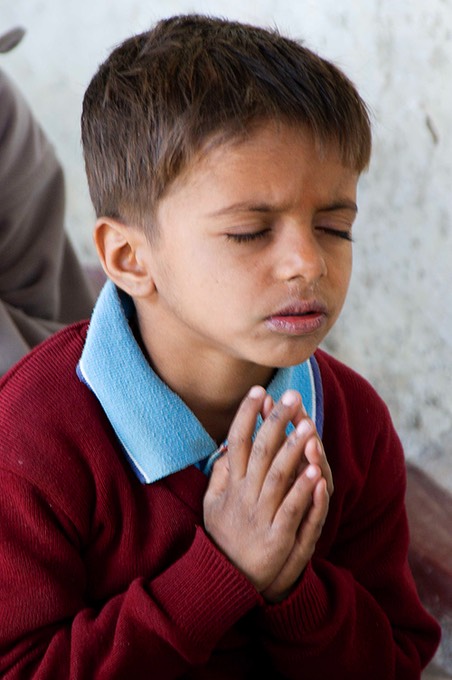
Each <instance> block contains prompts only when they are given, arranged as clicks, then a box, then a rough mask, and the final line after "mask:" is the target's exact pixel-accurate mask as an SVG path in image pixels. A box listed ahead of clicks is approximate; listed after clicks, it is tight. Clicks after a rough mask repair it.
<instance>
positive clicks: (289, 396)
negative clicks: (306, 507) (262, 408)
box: [247, 390, 301, 495]
mask: <svg viewBox="0 0 452 680" xmlns="http://www.w3.org/2000/svg"><path fill="white" fill-rule="evenodd" d="M300 408H301V397H300V395H299V393H298V392H296V391H295V390H287V391H286V392H285V393H284V394H283V395H282V397H281V399H280V400H279V401H278V402H277V404H275V406H274V407H273V408H272V409H271V411H270V413H269V414H268V416H267V418H266V419H265V420H264V422H263V424H262V425H261V427H260V429H259V431H258V433H257V435H256V438H255V441H254V443H253V446H252V449H251V454H250V457H249V461H248V470H247V474H248V475H249V476H250V479H251V480H252V481H253V483H254V484H255V487H256V491H257V494H258V495H259V493H260V490H261V488H262V485H263V482H264V479H265V476H266V474H267V472H268V469H269V467H270V465H271V463H272V461H273V459H274V457H275V455H276V454H277V452H278V451H279V449H280V447H281V446H282V444H283V442H284V441H285V439H286V428H287V425H288V424H289V422H290V421H291V420H292V418H293V417H295V415H296V413H297V412H298V411H299V409H300Z"/></svg>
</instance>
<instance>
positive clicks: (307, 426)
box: [297, 418, 311, 435]
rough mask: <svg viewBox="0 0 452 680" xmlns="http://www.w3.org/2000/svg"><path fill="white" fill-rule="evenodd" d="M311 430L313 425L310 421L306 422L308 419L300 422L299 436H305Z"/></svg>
mask: <svg viewBox="0 0 452 680" xmlns="http://www.w3.org/2000/svg"><path fill="white" fill-rule="evenodd" d="M310 430H311V423H310V421H309V420H306V418H303V420H302V421H300V422H299V423H298V425H297V434H299V435H305V434H308V432H310Z"/></svg>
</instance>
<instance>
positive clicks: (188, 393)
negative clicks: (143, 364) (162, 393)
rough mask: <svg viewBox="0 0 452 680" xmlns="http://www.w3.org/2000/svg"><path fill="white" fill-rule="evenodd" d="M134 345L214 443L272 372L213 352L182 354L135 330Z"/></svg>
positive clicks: (179, 348) (181, 349)
mask: <svg viewBox="0 0 452 680" xmlns="http://www.w3.org/2000/svg"><path fill="white" fill-rule="evenodd" d="M134 330H135V335H136V338H137V341H138V342H139V344H140V346H141V348H142V350H143V352H144V354H145V355H146V357H147V359H148V361H149V363H150V364H151V366H152V368H153V369H154V371H155V372H156V373H157V375H158V376H159V377H160V378H161V380H163V381H164V382H165V383H166V384H167V385H168V387H170V388H171V389H172V390H173V392H175V393H176V394H178V395H179V397H180V398H181V399H182V400H183V401H184V402H185V404H186V405H187V406H188V407H189V408H190V410H191V411H192V412H193V413H194V414H195V416H196V417H197V418H198V420H199V421H200V423H201V424H202V425H203V427H204V429H205V430H206V431H207V432H208V433H209V435H210V436H211V437H212V439H214V440H215V441H216V442H218V443H221V442H222V441H223V440H224V439H225V438H226V436H227V434H228V431H229V428H230V426H231V423H232V420H233V418H234V416H235V414H236V412H237V409H238V407H239V405H240V402H241V401H242V399H243V397H244V396H245V395H246V393H247V392H248V390H249V389H250V388H251V387H252V386H253V385H264V386H265V385H267V384H268V383H269V382H270V379H271V377H272V375H273V373H274V370H275V369H273V368H269V367H267V366H259V365H257V364H253V363H250V362H245V361H238V360H237V359H234V358H233V357H230V358H229V359H228V358H225V357H224V355H221V356H219V355H217V354H215V353H214V352H208V351H206V350H201V349H200V351H199V352H196V351H193V348H190V351H189V352H187V351H184V348H181V347H179V346H178V347H173V344H172V343H171V341H170V339H169V337H171V334H170V336H169V337H168V336H167V337H166V338H165V342H160V341H159V338H158V337H156V336H158V334H152V335H151V337H149V336H145V337H143V334H142V333H141V332H140V331H141V324H140V328H138V326H137V327H136V328H135V329H134Z"/></svg>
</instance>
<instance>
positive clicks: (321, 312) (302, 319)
mask: <svg viewBox="0 0 452 680" xmlns="http://www.w3.org/2000/svg"><path fill="white" fill-rule="evenodd" d="M326 320H327V308H326V305H324V304H323V303H321V302H319V301H318V300H311V301H309V300H306V301H302V302H296V303H294V304H290V305H288V306H287V307H283V308H282V309H280V310H278V311H277V312H275V313H273V314H271V315H270V316H268V317H267V318H266V319H265V323H266V325H267V327H269V328H270V329H271V330H274V331H277V332H280V333H285V334H289V335H307V334H309V333H313V332H315V331H318V330H320V329H321V328H322V327H323V326H324V325H325V323H326Z"/></svg>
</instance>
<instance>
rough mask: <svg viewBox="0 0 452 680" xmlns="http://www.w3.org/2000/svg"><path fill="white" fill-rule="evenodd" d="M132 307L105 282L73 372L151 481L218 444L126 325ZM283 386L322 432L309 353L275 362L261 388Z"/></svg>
mask: <svg viewBox="0 0 452 680" xmlns="http://www.w3.org/2000/svg"><path fill="white" fill-rule="evenodd" d="M133 314H134V304H133V301H132V299H131V298H130V297H129V296H128V295H126V293H124V292H123V291H121V290H119V289H118V288H116V286H115V285H114V284H113V283H112V282H111V281H107V283H106V284H105V285H104V287H103V289H102V291H101V293H100V295H99V298H98V300H97V302H96V305H95V307H94V310H93V315H92V317H91V321H90V324H89V328H88V333H87V337H86V341H85V345H84V348H83V352H82V355H81V358H80V361H79V364H78V367H77V372H78V375H79V377H80V378H81V379H82V380H83V381H84V382H85V383H86V384H87V385H88V387H89V388H90V389H91V390H92V391H93V392H94V394H95V395H96V397H97V399H98V400H99V402H100V404H101V405H102V408H103V409H104V411H105V413H106V415H107V418H108V420H109V421H110V423H111V425H112V427H113V429H114V431H115V433H116V435H117V437H118V438H119V440H120V442H121V444H122V446H123V447H124V450H125V453H126V454H127V456H128V458H129V460H130V462H131V464H132V467H133V468H134V470H135V472H136V474H137V476H138V477H139V479H140V480H141V481H142V482H144V483H151V482H154V481H156V480H158V479H161V478H162V477H166V476H168V475H170V474H172V473H174V472H178V471H179V470H182V469H183V468H186V467H188V466H189V465H193V464H198V463H200V461H203V460H204V459H206V458H209V457H210V456H212V454H215V452H217V451H218V445H217V443H216V442H215V441H214V440H213V439H212V437H211V436H210V435H209V434H208V433H207V431H206V430H205V429H204V427H203V426H202V425H201V423H200V422H199V420H198V419H197V418H196V416H195V415H194V413H193V412H192V411H191V410H190V409H189V408H188V406H187V405H186V404H185V403H184V402H183V401H182V399H181V398H180V397H179V396H178V395H177V394H176V393H175V392H173V391H172V390H171V389H170V388H169V387H168V385H166V384H165V383H164V382H163V381H162V380H160V378H159V377H158V375H157V374H156V373H155V372H154V371H153V370H152V368H151V366H150V365H149V363H148V361H147V360H146V358H145V356H144V355H143V353H142V352H141V349H140V347H139V345H138V343H137V342H136V340H135V338H134V335H133V333H132V330H131V328H130V325H129V320H130V318H131V317H132V316H133ZM288 388H294V389H297V390H298V391H299V392H300V393H301V395H302V399H303V404H304V407H305V408H306V411H307V413H308V415H309V416H310V417H311V418H312V419H313V420H314V422H315V424H316V426H317V430H318V432H319V434H320V435H321V433H322V426H323V399H322V385H321V379H320V372H319V368H318V365H317V362H316V360H315V358H314V357H310V359H308V360H307V361H305V362H304V363H302V364H299V365H297V366H291V367H289V368H282V369H278V370H277V372H276V373H275V376H274V377H273V379H272V381H271V382H270V384H269V385H268V387H267V391H268V392H269V393H270V394H271V396H272V397H273V399H274V400H275V402H276V401H277V400H278V399H279V398H280V396H281V395H282V393H283V392H284V391H285V390H286V389H288ZM259 425H260V423H259V422H258V423H257V426H256V429H257V428H258V427H259ZM288 429H291V427H289V428H288Z"/></svg>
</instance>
